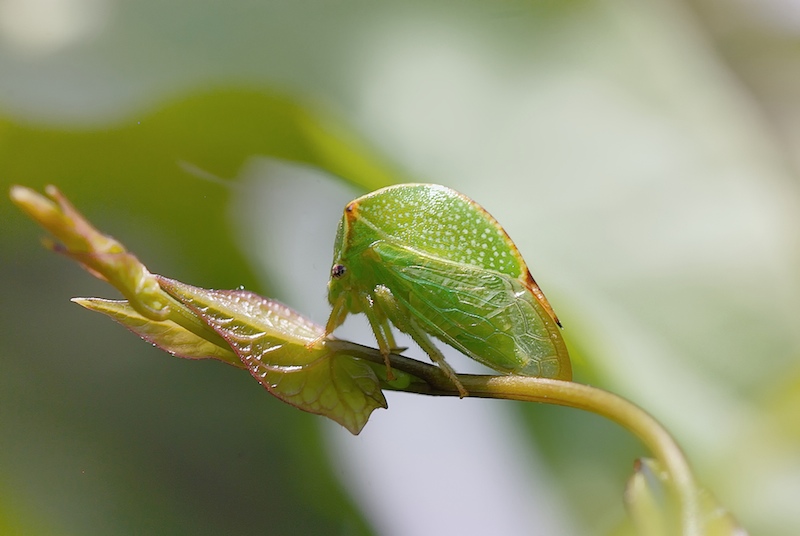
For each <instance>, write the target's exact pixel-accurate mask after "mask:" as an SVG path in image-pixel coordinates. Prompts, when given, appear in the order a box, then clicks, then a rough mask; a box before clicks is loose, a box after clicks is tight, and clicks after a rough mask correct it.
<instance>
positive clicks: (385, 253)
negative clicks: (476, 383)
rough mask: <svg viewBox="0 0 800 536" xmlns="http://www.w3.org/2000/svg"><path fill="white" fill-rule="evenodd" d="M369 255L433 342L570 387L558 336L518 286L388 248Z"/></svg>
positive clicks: (494, 275) (485, 273)
mask: <svg viewBox="0 0 800 536" xmlns="http://www.w3.org/2000/svg"><path fill="white" fill-rule="evenodd" d="M371 250H372V252H373V254H374V255H375V256H376V258H375V260H376V261H378V262H376V263H375V270H376V272H378V275H379V279H380V280H381V281H382V284H384V285H385V286H386V287H388V288H389V289H390V290H391V291H392V294H393V295H394V297H395V299H397V301H398V302H399V303H400V304H401V305H402V306H403V307H404V308H405V309H407V311H408V314H410V315H411V316H412V317H413V318H414V319H415V321H416V322H417V323H418V324H419V325H420V326H421V327H422V328H423V329H424V330H425V331H427V332H428V333H430V334H431V335H433V336H434V337H436V338H438V339H440V340H442V341H444V342H445V343H447V344H449V345H451V346H453V347H454V348H456V349H458V350H459V351H461V352H463V353H464V354H466V355H468V356H469V357H471V358H473V359H475V360H476V361H479V362H481V363H483V364H485V365H487V366H489V367H491V368H493V369H495V370H499V371H502V372H511V373H516V374H523V375H528V376H540V377H547V378H558V379H571V377H572V369H571V366H570V362H569V355H568V353H567V350H566V347H565V345H564V342H563V339H562V338H561V334H560V333H559V328H558V327H557V326H556V325H555V322H554V321H553V319H552V317H551V316H550V314H548V312H547V311H546V310H545V309H544V308H543V307H542V305H541V304H540V303H539V302H538V300H537V299H536V297H535V296H534V295H533V294H532V293H531V291H530V289H529V288H528V287H527V286H526V285H524V284H523V283H522V281H520V280H519V279H517V278H513V277H510V276H508V275H505V274H502V273H498V272H494V271H491V270H485V269H483V268H480V267H476V266H472V265H466V264H460V263H454V262H451V261H447V260H444V259H440V258H438V257H433V256H430V255H425V254H424V253H420V252H418V251H416V250H412V249H410V248H406V247H402V246H399V245H396V244H393V243H391V242H388V241H382V242H378V243H376V244H374V245H373V247H372V248H371Z"/></svg>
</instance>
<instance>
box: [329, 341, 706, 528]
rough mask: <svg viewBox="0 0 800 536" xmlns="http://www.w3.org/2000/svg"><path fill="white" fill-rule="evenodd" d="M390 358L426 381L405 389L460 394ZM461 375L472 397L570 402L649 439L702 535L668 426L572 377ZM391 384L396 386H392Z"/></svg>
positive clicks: (423, 367)
mask: <svg viewBox="0 0 800 536" xmlns="http://www.w3.org/2000/svg"><path fill="white" fill-rule="evenodd" d="M326 342H327V344H328V345H330V346H332V347H338V348H340V349H341V350H342V351H346V352H347V353H350V354H351V355H355V356H357V357H361V358H364V359H367V360H369V361H372V362H375V363H381V364H382V363H383V362H384V361H383V357H382V356H381V355H380V353H379V352H378V351H377V350H375V349H374V348H369V347H366V346H361V345H358V344H355V343H351V342H349V341H341V340H329V341H326ZM390 362H391V365H392V367H393V368H395V369H397V370H401V371H403V372H406V373H408V374H411V375H412V376H414V377H416V378H418V379H419V380H421V382H412V383H411V384H410V385H408V386H406V387H404V388H402V389H400V390H403V391H407V392H408V391H411V392H416V393H421V394H428V395H439V396H459V392H458V390H457V389H456V387H455V386H454V385H453V382H452V381H451V380H450V379H449V378H447V376H445V374H444V373H442V372H441V371H440V370H439V369H438V368H437V367H435V366H433V365H429V364H427V363H423V362H421V361H417V360H415V359H409V358H407V357H403V356H400V355H394V354H393V355H391V356H390ZM457 376H458V379H459V380H460V381H461V384H462V385H463V386H464V388H465V389H466V390H467V391H468V393H469V394H468V396H471V397H479V398H500V399H506V400H520V401H524V402H540V403H544V404H555V405H559V406H568V407H571V408H577V409H581V410H585V411H590V412H592V413H595V414H597V415H600V416H602V417H606V418H607V419H611V420H612V421H614V422H616V423H617V424H619V425H621V426H622V427H623V428H625V429H626V430H628V431H629V432H631V433H632V434H633V435H635V436H636V437H637V438H638V439H639V440H640V441H641V442H642V443H644V445H645V446H646V447H647V448H648V449H649V450H650V452H651V453H652V455H653V457H654V458H655V459H656V460H657V461H658V462H659V463H660V464H661V466H662V467H663V468H664V470H665V471H667V472H668V473H669V475H670V478H669V482H670V485H671V487H672V493H673V495H674V497H675V499H676V502H677V504H678V506H679V509H680V518H681V526H682V534H683V536H697V535H698V534H700V532H701V529H700V508H699V502H698V501H699V498H698V487H697V483H696V482H695V478H694V475H693V473H692V470H691V468H690V466H689V462H688V461H687V460H686V457H685V456H684V454H683V452H682V451H681V448H680V447H679V446H678V444H677V443H676V442H675V440H674V439H673V438H672V436H670V435H669V433H668V432H667V431H666V429H665V428H664V427H663V426H661V424H659V422H658V421H656V419H655V418H653V417H652V416H651V415H650V414H648V413H647V412H646V411H644V410H643V409H641V408H640V407H638V406H636V405H635V404H633V403H632V402H630V401H628V400H626V399H624V398H622V397H621V396H618V395H615V394H613V393H609V392H608V391H604V390H602V389H598V388H596V387H590V386H588V385H584V384H580V383H575V382H570V381H563V380H551V379H548V378H533V377H528V376H487V375H473V374H458V375H457ZM386 387H387V388H389V389H392V388H393V387H392V386H391V385H390V384H389V385H387V386H386Z"/></svg>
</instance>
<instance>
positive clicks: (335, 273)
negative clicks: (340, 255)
mask: <svg viewBox="0 0 800 536" xmlns="http://www.w3.org/2000/svg"><path fill="white" fill-rule="evenodd" d="M346 271H347V268H345V267H344V266H342V265H341V264H334V265H333V268H331V277H333V278H334V279H339V278H340V277H342V276H343V275H344V273H345V272H346Z"/></svg>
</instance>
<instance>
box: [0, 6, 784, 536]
mask: <svg viewBox="0 0 800 536" xmlns="http://www.w3.org/2000/svg"><path fill="white" fill-rule="evenodd" d="M799 155H800V4H798V3H797V2H793V1H791V0H766V1H763V2H760V3H756V2H747V1H745V0H740V1H732V2H714V1H713V0H697V1H686V2H681V1H678V0H672V1H668V0H660V1H659V0H645V1H624V0H605V1H593V0H570V1H566V2H554V1H545V2H523V1H510V0H509V1H499V2H498V1H491V2H489V1H487V2H451V1H440V0H435V1H427V2H415V1H412V2H382V3H376V2H367V1H351V0H339V1H332V2H321V1H298V0H294V1H288V0H286V1H280V0H274V1H266V0H264V1H252V0H251V1H248V0H230V1H228V2H213V1H210V0H199V1H198V0H193V1H188V0H175V1H171V2H155V1H153V0H138V1H136V2H133V1H130V0H0V184H2V186H3V189H4V191H6V192H7V191H8V186H9V185H11V184H24V185H27V186H31V187H34V188H37V189H41V188H42V187H43V186H44V185H45V184H48V183H53V184H56V185H58V186H59V187H60V188H61V189H62V190H63V191H64V192H65V193H66V194H67V195H68V196H69V197H70V199H71V200H72V201H73V202H74V203H75V204H76V205H77V207H78V208H79V209H80V210H82V211H83V212H84V213H85V214H86V215H87V216H88V217H89V219H90V220H91V221H92V222H94V223H95V224H96V225H97V226H98V227H99V228H100V229H101V230H103V231H105V232H108V233H110V234H112V235H113V236H115V237H116V238H118V239H120V240H121V241H122V242H123V243H124V244H126V246H128V247H129V249H131V250H132V251H133V252H134V253H136V254H137V255H138V256H139V257H140V259H142V261H143V262H144V263H145V264H146V265H147V266H148V267H149V268H150V269H151V270H152V271H155V272H157V273H161V274H164V275H166V276H169V277H173V278H177V279H179V280H182V281H185V282H187V283H190V284H194V285H199V286H204V287H211V288H234V287H237V286H240V285H243V286H245V287H246V288H249V289H253V290H256V291H258V292H260V293H263V294H266V295H270V296H273V297H276V298H278V299H280V300H282V301H285V302H286V303H288V304H289V305H291V306H293V307H295V308H296V309H298V310H299V311H301V312H303V313H304V314H307V315H310V316H311V317H312V318H314V319H315V320H317V321H324V319H325V318H326V315H327V304H326V303H325V286H324V285H325V281H326V279H327V274H328V269H329V262H330V253H331V248H332V239H333V235H334V232H335V226H336V223H337V221H338V218H339V214H340V211H341V208H342V206H343V205H344V203H345V202H346V201H348V200H349V199H351V198H353V197H354V196H356V195H358V194H359V193H362V192H365V191H368V190H371V189H374V188H377V187H380V186H383V185H386V184H390V183H392V182H401V181H425V182H437V183H442V184H446V185H448V186H451V187H453V188H456V189H458V190H460V191H462V192H464V193H465V194H467V195H469V196H470V197H472V198H474V199H476V200H477V201H478V202H479V203H481V204H482V205H484V206H485V207H486V208H487V209H488V210H489V211H490V212H491V213H492V214H493V215H494V216H495V217H496V218H497V219H498V220H499V221H500V222H501V223H502V224H503V225H504V226H505V228H506V230H507V231H508V232H509V234H510V235H511V237H512V238H513V239H514V240H515V242H516V243H517V245H518V246H519V247H520V249H521V251H522V253H523V255H524V256H525V258H526V260H527V261H528V264H529V266H530V267H531V270H532V272H533V274H534V276H535V277H536V279H537V281H538V282H539V283H540V284H541V286H542V288H543V289H544V291H545V293H546V294H547V296H548V298H549V299H550V301H551V303H552V304H553V306H554V307H555V309H556V310H557V312H558V314H559V316H560V317H561V319H562V321H563V323H564V325H565V331H564V336H565V338H566V339H567V340H568V343H569V344H570V346H571V348H572V352H573V357H574V359H575V369H576V376H577V379H578V380H580V381H584V382H587V383H591V384H593V385H598V386H601V387H603V388H606V389H609V390H611V391H613V392H616V393H619V394H622V395H623V396H626V397H628V398H630V399H632V400H634V401H635V402H636V403H638V404H639V405H641V406H642V407H644V408H645V409H647V410H648V411H650V412H651V413H653V414H654V415H655V416H656V417H657V418H658V419H659V420H661V421H662V422H663V423H664V424H665V425H666V426H667V427H668V429H670V430H671V431H672V433H673V434H674V435H675V437H676V438H677V440H678V441H679V442H680V444H681V445H682V446H683V447H684V449H685V450H686V452H687V454H688V456H689V458H690V460H691V461H692V463H693V465H694V467H695V469H696V471H697V473H698V476H699V478H700V479H701V480H702V482H703V483H705V484H706V485H707V487H709V488H710V489H711V490H712V491H713V492H714V493H715V494H716V495H717V497H718V498H719V499H720V501H721V502H722V503H723V504H724V505H725V506H727V507H728V508H729V509H730V510H731V511H732V512H733V513H734V514H735V515H736V516H737V517H738V518H739V520H740V521H741V522H742V524H743V525H744V526H745V527H746V528H748V529H749V530H750V531H751V533H753V534H768V535H787V536H788V535H795V534H798V533H800V514H798V512H797V507H796V505H797V503H798V501H800V417H798V416H799V415H800V365H799V364H798V357H800V329H797V326H798V325H799V324H800V306H798V304H799V303H800V275H799V274H800V256H799V255H798V253H799V252H800V249H798V230H800V225H799V224H798V223H799V220H800V210H799V209H800V206H799V205H800V196H799V195H798V189H799V188H800V184H799V183H798V166H800V156H799ZM41 234H42V232H41V231H40V230H39V229H37V228H36V227H35V225H34V224H33V223H32V222H30V221H28V220H26V219H25V217H24V216H23V215H22V214H21V213H20V212H19V211H17V210H16V209H15V208H14V207H13V206H12V205H11V203H10V202H9V201H8V199H7V197H6V196H5V195H4V196H3V198H2V199H0V281H2V283H0V285H2V290H0V326H2V327H0V330H2V331H0V533H1V534H25V535H37V534H57V535H62V534H63V535H84V534H187V535H188V534H192V535H195V534H209V535H210V534H237V535H238V534H241V535H248V534H275V535H284V534H287V535H295V534H297V535H299V534H304V535H305V534H343V535H351V534H353V535H355V534H359V535H360V534H386V535H398V536H400V535H427V534H431V535H432V534H445V533H449V534H456V533H458V534H462V535H471V534H487V533H492V534H565V535H569V534H575V535H578V534H613V533H616V531H617V530H619V529H620V527H621V526H622V523H623V518H624V511H623V508H622V491H623V487H624V484H625V481H626V479H627V478H628V476H629V475H630V473H631V469H632V464H633V460H634V458H636V457H638V456H642V455H645V454H646V453H645V451H644V450H643V448H642V447H641V446H640V445H639V444H638V443H637V442H636V441H635V440H634V439H633V438H631V437H630V436H629V435H628V434H627V433H626V432H625V431H623V430H621V429H619V428H618V427H616V426H615V425H612V424H611V423H607V422H604V421H602V420H601V419H600V418H598V417H594V416H592V415H584V414H581V413H579V412H577V411H574V410H568V409H564V408H551V407H544V406H533V405H523V404H514V403H508V402H496V401H476V400H463V401H457V400H438V399H429V398H425V397H418V396H412V395H402V394H395V395H392V394H390V396H389V397H388V399H389V404H390V408H389V410H388V411H379V412H376V413H375V414H373V417H372V419H371V422H370V423H369V424H368V425H367V427H366V428H365V430H364V431H363V432H362V433H361V435H360V436H358V437H352V436H350V435H349V434H348V433H347V432H346V431H344V430H343V429H341V428H340V427H338V426H337V425H335V424H333V423H328V422H325V421H324V419H322V418H320V417H314V416H311V415H307V414H304V413H302V412H299V411H297V410H295V409H293V408H290V407H288V406H284V405H283V404H281V403H279V402H278V401H277V400H274V399H272V398H271V397H270V396H269V395H268V394H267V393H266V392H265V391H264V390H263V389H262V388H261V387H260V386H259V385H258V384H257V383H256V382H254V381H252V379H251V378H250V377H249V376H248V375H247V374H246V373H244V372H242V371H238V370H235V369H233V368H231V367H226V366H224V365H222V364H220V363H217V362H190V361H183V360H179V359H175V358H172V357H170V356H168V355H166V354H163V353H162V352H160V351H158V350H156V349H154V348H152V347H151V346H149V345H147V344H144V343H142V342H141V341H140V340H138V339H137V338H135V337H134V336H132V335H131V334H129V333H128V332H126V331H125V330H124V329H122V328H121V327H119V326H117V325H115V324H113V323H112V322H110V321H108V320H107V319H105V318H102V317H100V316H99V315H92V314H90V313H89V312H87V311H84V310H82V309H80V308H79V307H77V306H75V305H74V304H71V303H70V302H69V298H70V297H72V296H108V297H115V293H114V291H113V290H112V289H110V288H109V287H107V286H106V285H104V284H102V283H101V282H99V281H96V280H93V279H92V278H91V277H90V276H88V275H87V274H86V273H84V272H82V271H81V270H80V269H79V268H78V267H77V266H75V265H73V264H71V263H70V262H67V260H65V259H60V258H58V257H57V256H55V255H53V254H51V253H48V252H46V251H45V250H43V249H42V248H41V247H40V246H39V245H38V238H39V237H40V236H41ZM337 333H338V332H337ZM341 334H342V335H345V336H349V337H351V338H353V339H355V340H358V341H360V342H365V343H370V342H371V340H372V339H371V335H370V334H369V331H368V330H367V329H365V323H364V322H363V321H361V320H357V319H353V320H350V321H348V323H347V325H346V326H344V329H343V330H342V332H341ZM410 353H411V354H412V355H419V354H418V353H415V349H413V348H412V349H411V350H410ZM451 359H452V363H453V364H454V365H455V367H456V369H458V370H463V371H474V370H480V369H479V368H478V366H477V365H476V364H474V363H472V362H469V360H467V359H461V358H460V357H459V356H452V358H451Z"/></svg>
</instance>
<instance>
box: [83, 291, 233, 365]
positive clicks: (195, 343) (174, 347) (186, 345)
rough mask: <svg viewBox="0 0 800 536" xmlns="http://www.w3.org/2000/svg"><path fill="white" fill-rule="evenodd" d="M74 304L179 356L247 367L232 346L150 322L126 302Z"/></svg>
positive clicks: (169, 323) (87, 300) (89, 300)
mask: <svg viewBox="0 0 800 536" xmlns="http://www.w3.org/2000/svg"><path fill="white" fill-rule="evenodd" d="M72 301H74V302H75V303H77V304H78V305H81V306H83V307H85V308H87V309H89V310H91V311H96V312H98V313H103V314H104V315H107V316H109V317H111V318H112V319H113V320H115V321H117V322H119V323H120V324H122V325H123V326H125V327H126V328H128V329H129V330H131V331H132V332H134V333H135V334H136V335H138V336H139V337H141V338H142V339H144V340H146V341H147V342H151V343H153V344H154V345H156V346H158V347H159V348H161V349H162V350H164V351H165V352H168V353H170V354H172V355H174V356H176V357H182V358H184V359H219V360H220V361H222V362H224V363H227V364H229V365H233V366H235V367H238V368H245V365H244V364H242V362H241V361H240V360H239V357H238V356H237V355H236V354H235V353H234V352H233V351H232V350H231V349H230V348H229V347H227V346H226V347H221V346H219V345H217V344H214V343H213V342H211V341H208V340H206V339H204V338H202V337H200V336H198V335H196V334H194V333H192V332H191V331H189V330H188V329H186V328H184V327H183V326H180V325H179V324H176V323H175V322H173V321H172V320H162V321H155V320H149V319H147V318H145V317H143V316H142V315H140V314H139V313H137V312H136V310H135V309H134V308H133V307H132V306H131V305H130V303H128V301H127V300H106V299H101V298H73V299H72Z"/></svg>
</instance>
